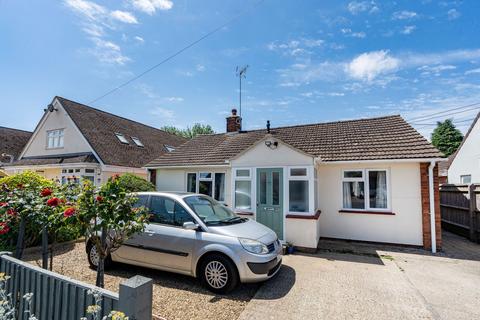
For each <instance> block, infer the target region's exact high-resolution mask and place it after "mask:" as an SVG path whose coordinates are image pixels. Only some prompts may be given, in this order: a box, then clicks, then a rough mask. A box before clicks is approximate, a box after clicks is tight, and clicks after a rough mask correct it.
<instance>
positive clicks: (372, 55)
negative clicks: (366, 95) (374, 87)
mask: <svg viewBox="0 0 480 320" xmlns="http://www.w3.org/2000/svg"><path fill="white" fill-rule="evenodd" d="M399 65H400V60H398V59H396V58H394V57H392V56H390V55H389V52H388V51H385V50H380V51H372V52H367V53H363V54H361V55H359V56H357V57H356V58H354V59H353V60H352V61H351V62H350V63H349V64H348V65H347V67H346V72H347V74H348V75H349V76H350V77H352V78H355V79H359V80H367V81H371V80H373V79H374V78H375V77H377V76H379V75H381V74H386V73H390V72H393V71H395V70H397V69H398V67H399Z"/></svg>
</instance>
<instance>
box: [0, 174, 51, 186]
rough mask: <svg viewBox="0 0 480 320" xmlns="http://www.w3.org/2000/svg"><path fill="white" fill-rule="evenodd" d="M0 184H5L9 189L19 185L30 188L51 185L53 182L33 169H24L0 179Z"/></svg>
mask: <svg viewBox="0 0 480 320" xmlns="http://www.w3.org/2000/svg"><path fill="white" fill-rule="evenodd" d="M0 185H6V186H7V187H8V188H9V189H13V188H16V187H17V186H19V185H23V186H28V187H30V188H32V189H38V188H46V187H53V186H54V182H53V181H51V180H48V179H45V178H44V177H42V176H41V175H39V174H37V173H35V172H33V171H24V172H22V173H17V174H14V175H11V176H7V177H3V178H1V179H0Z"/></svg>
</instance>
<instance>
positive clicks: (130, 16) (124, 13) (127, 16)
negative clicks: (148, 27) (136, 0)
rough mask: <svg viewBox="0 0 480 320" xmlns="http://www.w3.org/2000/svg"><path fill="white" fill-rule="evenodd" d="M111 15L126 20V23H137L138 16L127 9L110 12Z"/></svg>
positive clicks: (116, 18) (122, 20)
mask: <svg viewBox="0 0 480 320" xmlns="http://www.w3.org/2000/svg"><path fill="white" fill-rule="evenodd" d="M110 16H111V17H112V18H113V19H115V20H118V21H121V22H124V23H131V24H137V23H138V21H137V18H135V16H134V15H133V14H131V13H130V12H127V11H120V10H115V11H112V12H110Z"/></svg>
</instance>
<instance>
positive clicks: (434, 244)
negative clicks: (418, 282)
mask: <svg viewBox="0 0 480 320" xmlns="http://www.w3.org/2000/svg"><path fill="white" fill-rule="evenodd" d="M434 167H435V160H432V161H431V162H430V165H429V166H428V191H429V200H430V233H431V237H432V240H431V241H432V253H436V252H437V234H436V232H435V231H436V230H435V192H434V189H433V168H434Z"/></svg>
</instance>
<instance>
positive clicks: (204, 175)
mask: <svg viewBox="0 0 480 320" xmlns="http://www.w3.org/2000/svg"><path fill="white" fill-rule="evenodd" d="M200 179H212V173H211V172H200Z"/></svg>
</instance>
